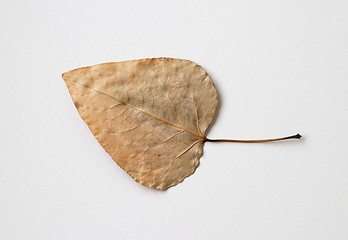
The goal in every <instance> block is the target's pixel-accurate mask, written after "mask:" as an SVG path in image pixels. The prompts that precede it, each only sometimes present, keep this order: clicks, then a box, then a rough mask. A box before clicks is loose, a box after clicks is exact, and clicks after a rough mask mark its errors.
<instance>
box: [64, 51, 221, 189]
mask: <svg viewBox="0 0 348 240" xmlns="http://www.w3.org/2000/svg"><path fill="white" fill-rule="evenodd" d="M63 78H64V80H65V82H66V84H67V86H68V88H69V91H70V94H71V96H72V99H73V101H74V103H75V106H76V108H77V110H78V111H79V113H80V115H81V117H82V119H83V120H84V121H85V122H86V123H87V124H88V127H89V128H90V129H91V131H92V133H93V134H94V136H95V137H96V138H97V139H98V141H99V143H100V144H101V145H102V146H103V148H104V149H105V150H106V151H107V152H108V153H109V154H110V156H111V157H112V158H113V159H114V161H115V162H116V163H117V164H118V165H119V166H120V167H121V168H122V169H123V170H125V171H126V172H127V173H128V174H129V175H130V176H131V177H132V178H134V179H135V180H136V181H137V182H139V183H141V184H143V185H145V186H148V187H151V188H155V189H160V190H164V189H167V188H169V187H172V186H174V185H176V184H178V183H180V182H182V181H183V180H184V179H185V178H186V177H188V176H190V175H192V174H193V173H194V172H195V170H196V168H197V167H198V165H199V159H200V157H201V155H202V150H203V145H204V142H205V141H206V140H207V139H206V138H205V132H206V130H207V128H208V126H209V124H210V123H211V121H212V119H213V117H214V113H215V109H216V106H217V103H218V97H217V93H216V89H215V86H214V84H213V82H212V80H211V79H210V77H209V76H208V74H207V73H206V71H204V69H203V68H202V67H200V66H198V65H197V64H195V63H193V62H191V61H188V60H181V59H172V58H155V59H142V60H134V61H126V62H117V63H105V64H100V65H95V66H91V67H85V68H79V69H75V70H72V71H69V72H67V73H64V74H63Z"/></svg>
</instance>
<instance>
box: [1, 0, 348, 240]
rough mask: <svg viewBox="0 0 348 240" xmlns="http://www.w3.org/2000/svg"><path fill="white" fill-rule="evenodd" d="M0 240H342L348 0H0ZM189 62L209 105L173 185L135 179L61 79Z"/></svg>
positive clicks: (346, 183)
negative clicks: (212, 102) (108, 68)
mask: <svg viewBox="0 0 348 240" xmlns="http://www.w3.org/2000/svg"><path fill="white" fill-rule="evenodd" d="M0 53H1V55H0V56H1V57H0V73H1V77H0V239H4V240H12V239H26V240H27V239H35V240H41V239H45V240H47V239H59V240H60V239H65V240H70V239H87V240H89V239H238V240H249V239H265V240H266V239H267V240H270V239H282V240H293V239H304V240H311V239H313V240H327V239H330V240H332V239H335V240H336V239H337V240H346V239H348V140H347V139H348V126H347V124H348V121H347V120H348V108H347V107H348V93H347V91H348V84H347V82H348V67H347V65H348V2H347V1H346V0H341V1H340V0H330V1H328V0H327V1H323V0H291V1H290V0H288V1H285V0H266V1H259V0H254V1H252V0H243V1H242V0H240V1H227V0H225V1H189V0H185V1H177V0H176V1H151V0H146V1H140V0H139V1H129V0H128V1H86V0H85V1H82V0H81V1H70V0H60V1H24V0H23V1H16V0H14V1H12V0H11V1H10V0H6V1H4V0H1V2H0ZM160 56H164V57H175V58H184V59H190V60H192V61H195V62H196V63H198V64H200V65H202V66H203V67H204V68H205V69H206V70H207V71H208V73H209V74H210V75H211V77H212V78H213V80H214V82H215V84H216V86H217V89H218V92H219V99H220V102H221V104H220V106H219V111H218V114H217V115H216V121H214V124H213V126H212V127H211V128H210V131H209V133H208V137H209V138H234V139H257V138H272V137H281V136H287V135H291V134H296V133H297V132H299V133H301V134H302V135H303V136H304V138H303V140H301V141H296V140H294V141H288V142H278V143H268V144H236V143H206V144H205V147H204V155H203V157H202V158H201V165H200V167H199V168H198V169H197V171H196V173H195V174H194V175H192V176H191V177H189V178H187V179H186V180H185V181H184V182H183V183H181V184H179V185H177V186H176V187H173V188H171V189H169V190H167V191H162V192H161V191H156V190H153V189H150V188H147V187H144V186H142V185H140V184H138V183H136V182H134V181H133V180H132V179H131V178H130V177H129V176H128V175H127V174H126V173H125V172H124V171H123V170H121V169H120V168H119V167H118V166H117V165H116V164H115V163H114V162H113V161H112V159H111V158H110V157H109V155H108V154H107V153H106V152H105V151H104V150H103V148H102V147H101V146H100V145H99V144H98V142H97V141H96V139H95V138H94V136H93V135H92V133H91V132H90V131H89V129H88V128H87V126H86V124H85V123H84V122H83V121H82V119H81V118H80V117H79V115H78V113H77V111H76V109H75V107H74V105H73V103H72V100H71V98H70V95H69V93H68V90H67V88H66V86H65V83H64V81H63V80H62V78H61V74H62V73H63V72H65V71H68V70H71V69H74V68H77V67H83V66H88V65H94V64H97V63H102V62H110V61H122V60H132V59H139V58H146V57H160Z"/></svg>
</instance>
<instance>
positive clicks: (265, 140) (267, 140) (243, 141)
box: [205, 134, 302, 143]
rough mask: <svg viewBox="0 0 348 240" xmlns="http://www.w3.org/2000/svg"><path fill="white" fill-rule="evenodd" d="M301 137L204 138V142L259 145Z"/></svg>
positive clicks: (298, 135) (297, 135)
mask: <svg viewBox="0 0 348 240" xmlns="http://www.w3.org/2000/svg"><path fill="white" fill-rule="evenodd" d="M301 137H302V136H301V135H300V134H296V135H292V136H288V137H282V138H273V139H262V140H233V139H208V138H206V139H205V141H206V142H238V143H260V142H275V141H281V140H287V139H300V138H301Z"/></svg>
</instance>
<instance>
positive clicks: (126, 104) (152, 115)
mask: <svg viewBox="0 0 348 240" xmlns="http://www.w3.org/2000/svg"><path fill="white" fill-rule="evenodd" d="M73 82H74V81H73ZM74 83H78V84H80V85H82V86H84V87H86V88H88V89H90V90H92V91H95V92H97V93H100V94H103V95H105V96H108V97H110V98H112V99H114V100H116V101H118V102H119V103H120V104H123V105H125V106H127V107H129V108H133V109H134V110H137V111H139V112H143V113H145V114H147V115H149V116H151V117H154V118H156V119H158V120H160V121H162V122H165V123H167V124H169V125H172V126H174V127H176V128H179V129H181V130H184V131H185V132H189V133H191V134H193V135H195V136H197V137H199V138H201V139H203V140H205V139H206V137H204V136H201V135H199V134H197V133H195V132H193V131H191V130H189V129H187V128H185V127H183V126H180V125H177V124H175V123H172V122H170V121H167V120H165V119H163V118H160V117H158V116H156V115H154V114H152V113H149V112H146V111H145V110H142V109H140V108H137V107H134V106H132V105H130V104H128V103H125V102H123V101H121V100H120V99H118V98H115V97H113V96H111V95H109V94H107V93H104V92H101V91H99V90H97V89H94V88H91V87H89V86H86V85H84V84H82V83H80V82H74Z"/></svg>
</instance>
